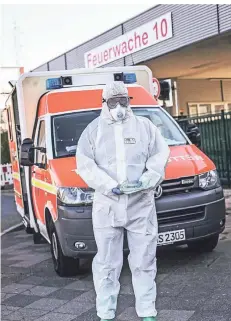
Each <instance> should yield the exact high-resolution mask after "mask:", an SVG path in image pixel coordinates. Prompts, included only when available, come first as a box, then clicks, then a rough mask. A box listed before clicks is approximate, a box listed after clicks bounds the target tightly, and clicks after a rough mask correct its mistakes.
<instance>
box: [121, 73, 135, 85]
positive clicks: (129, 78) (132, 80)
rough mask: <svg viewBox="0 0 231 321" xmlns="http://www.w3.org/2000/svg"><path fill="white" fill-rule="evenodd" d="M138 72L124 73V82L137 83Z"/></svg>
mask: <svg viewBox="0 0 231 321" xmlns="http://www.w3.org/2000/svg"><path fill="white" fill-rule="evenodd" d="M136 82H137V80H136V74H134V73H129V74H128V73H124V83H125V84H134V83H136Z"/></svg>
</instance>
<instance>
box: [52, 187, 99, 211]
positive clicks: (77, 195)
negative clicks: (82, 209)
mask: <svg viewBox="0 0 231 321" xmlns="http://www.w3.org/2000/svg"><path fill="white" fill-rule="evenodd" d="M57 197H58V199H59V200H60V201H61V202H62V203H64V204H67V205H79V206H80V205H90V204H92V202H93V197H94V191H93V190H90V189H84V188H82V189H81V188H77V187H59V188H58V192H57Z"/></svg>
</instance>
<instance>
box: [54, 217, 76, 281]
mask: <svg viewBox="0 0 231 321" xmlns="http://www.w3.org/2000/svg"><path fill="white" fill-rule="evenodd" d="M49 232H50V241H51V255H52V259H53V264H54V270H55V272H56V273H57V274H58V275H59V276H61V277H65V276H75V275H77V274H78V272H79V259H74V258H72V257H67V256H65V255H63V251H62V248H61V246H60V242H59V239H58V235H57V232H56V229H55V226H54V223H53V222H51V223H50V231H49Z"/></svg>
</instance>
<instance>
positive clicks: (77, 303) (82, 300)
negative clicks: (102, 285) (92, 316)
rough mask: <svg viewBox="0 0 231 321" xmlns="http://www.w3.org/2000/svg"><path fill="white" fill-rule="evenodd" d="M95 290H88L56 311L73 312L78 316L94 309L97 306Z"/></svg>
mask: <svg viewBox="0 0 231 321" xmlns="http://www.w3.org/2000/svg"><path fill="white" fill-rule="evenodd" d="M92 292H93V291H89V292H86V293H84V294H82V295H80V296H79V297H77V298H75V299H73V300H71V301H69V302H68V303H67V304H65V305H63V306H62V307H61V308H59V309H57V310H56V311H55V312H61V313H72V314H75V315H77V316H79V315H81V314H82V313H84V312H86V311H88V310H90V309H92V308H93V307H94V306H95V297H94V298H93V293H92Z"/></svg>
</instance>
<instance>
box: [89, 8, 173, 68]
mask: <svg viewBox="0 0 231 321" xmlns="http://www.w3.org/2000/svg"><path fill="white" fill-rule="evenodd" d="M171 37H172V14H171V12H169V13H166V14H165V15H163V16H161V17H159V18H157V19H154V20H152V21H150V22H148V23H146V24H144V25H142V26H140V27H138V28H136V29H133V30H131V31H129V32H127V33H125V34H124V35H122V36H119V37H118V38H115V39H113V40H111V41H109V42H107V43H105V44H103V45H102V46H100V47H96V48H94V49H92V50H90V51H88V52H86V53H85V54H84V60H85V67H87V68H96V67H100V66H103V65H106V64H108V63H110V62H112V61H115V60H117V59H120V58H122V57H125V56H128V55H130V54H132V53H134V52H137V51H139V50H142V49H145V48H147V47H150V46H153V45H155V44H156V43H158V42H161V41H164V40H166V39H169V38H171Z"/></svg>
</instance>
